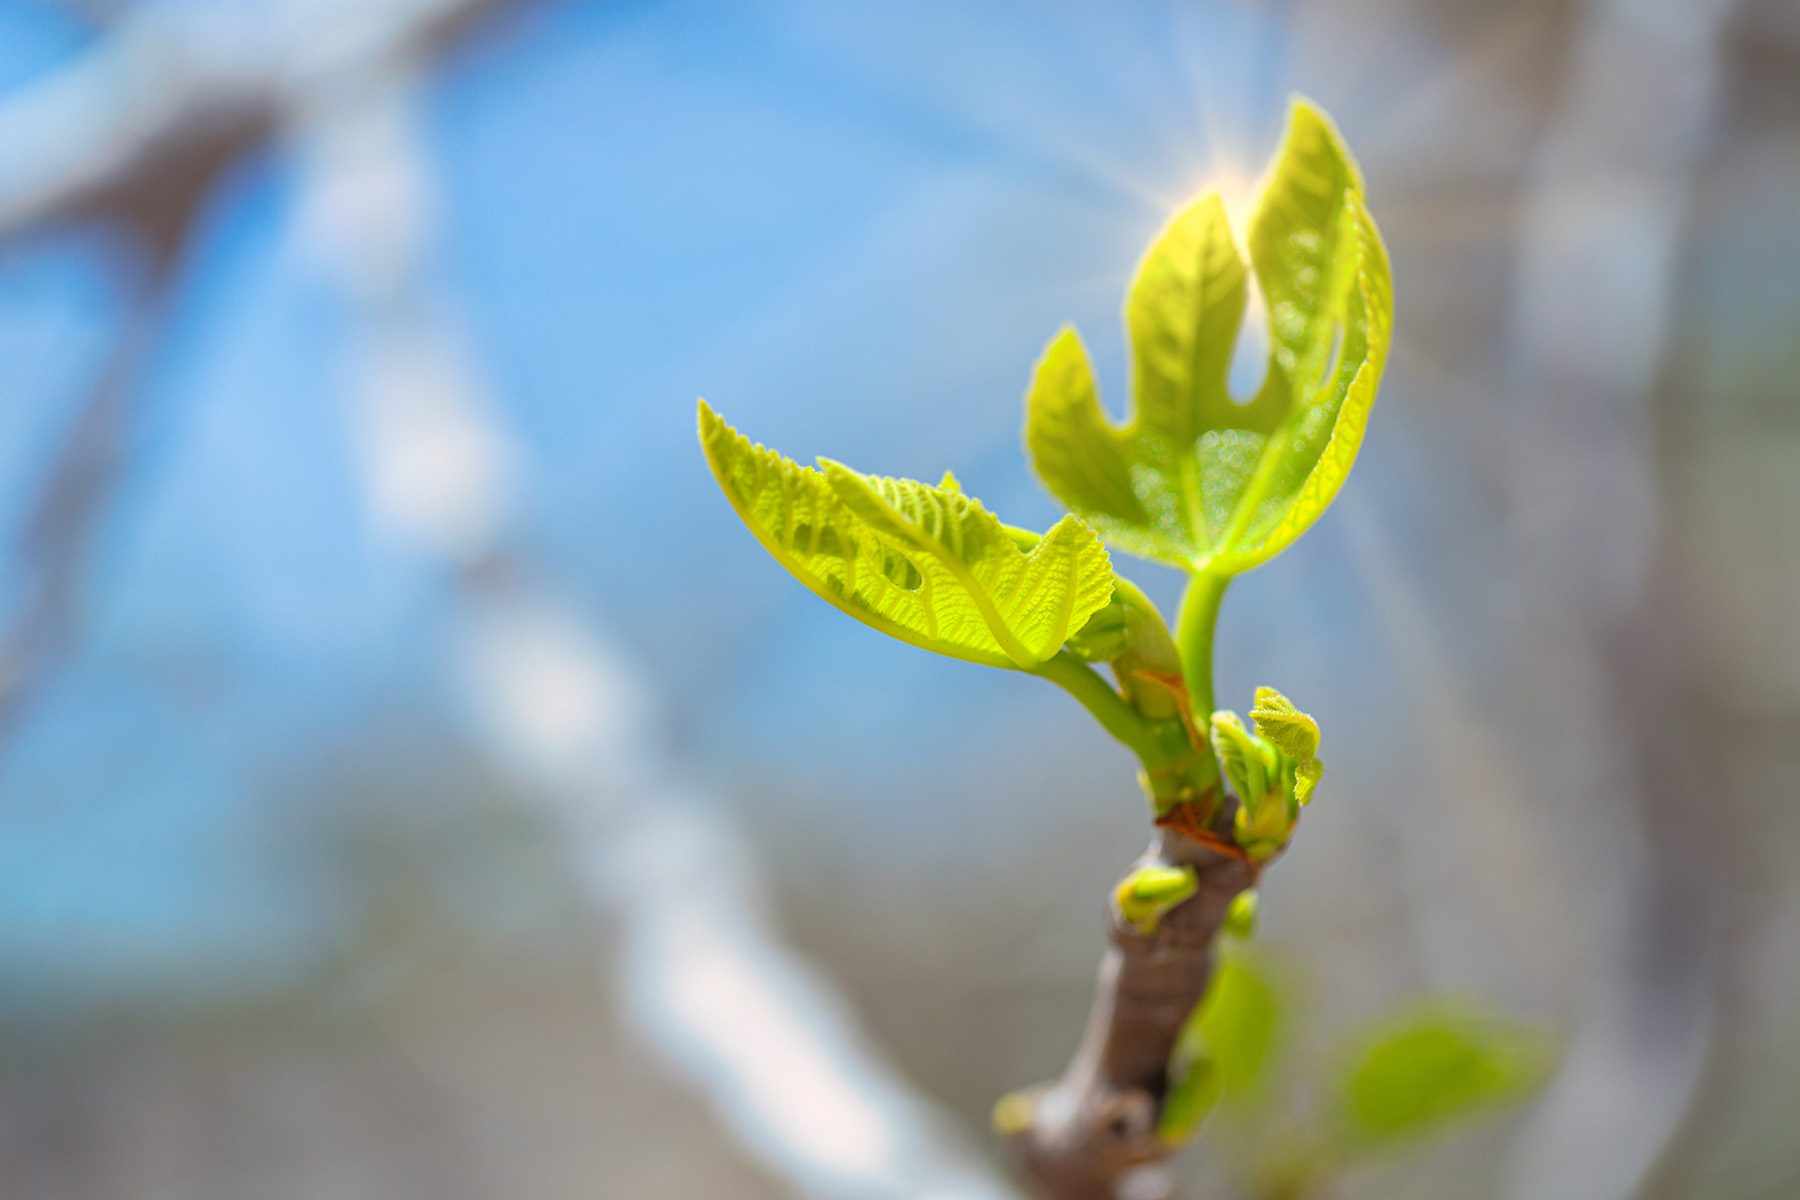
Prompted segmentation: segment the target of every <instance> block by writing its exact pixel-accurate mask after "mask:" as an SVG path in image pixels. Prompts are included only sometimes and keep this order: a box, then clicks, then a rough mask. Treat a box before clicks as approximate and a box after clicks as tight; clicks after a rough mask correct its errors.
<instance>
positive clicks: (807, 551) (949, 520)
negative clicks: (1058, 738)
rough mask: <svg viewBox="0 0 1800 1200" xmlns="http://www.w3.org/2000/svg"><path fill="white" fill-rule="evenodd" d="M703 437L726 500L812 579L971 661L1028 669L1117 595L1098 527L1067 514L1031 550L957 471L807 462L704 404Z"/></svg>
mask: <svg viewBox="0 0 1800 1200" xmlns="http://www.w3.org/2000/svg"><path fill="white" fill-rule="evenodd" d="M699 423H700V443H701V446H702V447H703V448H704V450H705V452H706V460H707V462H708V463H710V464H711V466H712V470H713V475H714V476H715V477H716V478H717V479H718V482H719V487H720V488H721V489H723V490H724V492H725V496H726V499H728V500H730V501H731V505H732V507H733V508H735V509H736V510H737V513H738V515H739V516H740V517H742V518H743V520H744V524H746V525H748V526H749V527H750V531H751V532H752V533H754V534H755V535H756V537H757V539H758V540H759V541H761V542H762V544H763V546H764V548H765V549H767V550H768V551H769V553H770V554H772V555H774V557H775V559H776V561H778V562H779V563H781V565H782V566H784V567H786V568H787V569H788V571H789V572H791V573H792V574H793V575H794V577H795V578H797V579H799V580H800V581H801V582H802V583H804V584H806V586H807V587H809V588H811V589H812V590H813V591H814V592H816V593H818V595H820V596H821V597H823V598H824V599H826V600H828V601H830V602H831V603H832V604H834V605H836V606H837V607H838V608H840V609H842V610H843V611H845V612H847V613H849V614H850V615H851V616H853V617H855V618H856V619H857V620H859V621H861V622H863V623H864V624H866V625H870V626H873V627H874V628H876V629H879V630H881V631H882V632H883V633H886V634H888V635H890V636H892V637H896V638H899V639H900V640H901V641H903V642H910V643H911V644H912V645H915V646H919V647H921V648H923V649H926V650H932V651H935V652H937V653H939V654H945V655H949V656H950V657H952V658H960V659H964V660H967V661H969V662H977V663H985V664H987V665H989V666H995V667H1009V668H1015V669H1021V670H1030V669H1032V668H1034V667H1037V666H1039V665H1041V664H1042V663H1044V662H1046V661H1047V660H1049V659H1050V658H1051V657H1053V656H1054V655H1055V654H1057V652H1058V651H1060V650H1061V649H1062V647H1063V645H1064V643H1066V642H1067V641H1068V640H1069V638H1070V637H1071V636H1072V635H1074V634H1075V633H1076V632H1077V631H1079V630H1080V629H1081V628H1082V626H1083V625H1085V624H1086V623H1087V621H1088V619H1089V618H1090V617H1092V616H1093V615H1094V614H1095V613H1097V612H1099V611H1100V610H1101V609H1103V608H1105V607H1106V605H1107V602H1108V601H1109V600H1111V599H1112V594H1113V572H1112V563H1111V561H1110V560H1109V559H1108V557H1107V553H1106V548H1105V546H1103V545H1102V544H1101V542H1100V539H1099V538H1098V537H1096V536H1095V535H1094V532H1093V530H1091V529H1089V528H1088V527H1087V526H1086V525H1084V524H1083V523H1082V522H1081V521H1080V520H1079V519H1078V518H1076V517H1073V516H1069V517H1064V518H1063V519H1062V520H1060V521H1058V522H1057V523H1056V524H1055V525H1053V526H1051V528H1050V530H1049V531H1048V532H1047V533H1045V534H1043V535H1042V536H1041V537H1039V538H1037V539H1036V541H1035V543H1034V544H1033V545H1032V546H1031V548H1030V549H1029V551H1027V550H1023V549H1021V548H1020V547H1019V546H1018V545H1017V544H1016V542H1015V539H1014V537H1013V535H1012V534H1010V533H1009V532H1008V530H1007V528H1006V527H1005V526H1003V525H1001V523H1000V521H999V520H998V519H997V518H996V517H995V516H994V515H993V514H992V513H991V512H989V511H988V510H987V509H986V508H984V507H982V504H981V502H980V501H979V500H976V499H975V498H974V497H972V496H968V495H965V494H964V493H963V491H962V488H961V487H960V486H959V485H958V484H957V482H956V480H955V478H954V477H953V476H950V475H945V476H944V479H943V481H942V482H941V483H938V484H936V485H932V484H926V483H920V482H918V481H917V480H912V479H890V478H885V477H881V476H874V475H864V474H861V473H859V472H857V471H853V470H851V469H850V468H849V467H846V466H844V465H843V464H842V463H838V462H832V461H830V460H827V459H821V460H820V466H821V468H822V470H815V469H813V468H811V467H803V466H801V465H799V464H798V463H796V462H794V461H793V460H792V459H789V458H786V457H784V456H782V455H781V454H778V453H776V452H775V451H773V450H769V449H767V448H765V447H763V446H761V445H757V444H754V443H752V442H751V441H750V439H748V438H746V437H745V436H744V435H743V434H741V433H739V432H738V431H737V430H735V429H733V428H732V427H731V426H730V425H729V424H727V423H726V421H725V419H724V418H723V417H721V416H719V414H718V413H716V412H714V411H713V410H712V408H711V407H710V406H708V405H707V403H706V402H705V401H701V402H700V417H699Z"/></svg>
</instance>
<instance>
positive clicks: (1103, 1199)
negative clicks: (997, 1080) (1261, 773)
mask: <svg viewBox="0 0 1800 1200" xmlns="http://www.w3.org/2000/svg"><path fill="white" fill-rule="evenodd" d="M1219 809H1220V811H1219V812H1218V813H1216V814H1214V819H1213V821H1212V822H1211V828H1212V829H1213V830H1214V831H1215V832H1217V833H1219V834H1220V835H1221V840H1222V841H1224V843H1225V844H1227V845H1228V844H1229V842H1228V832H1227V831H1229V829H1230V817H1231V812H1232V809H1233V806H1232V805H1231V804H1229V803H1227V804H1222V805H1220V806H1219ZM1157 865H1162V866H1191V867H1193V868H1194V870H1195V872H1196V874H1197V875H1198V876H1199V885H1200V887H1199V891H1198V892H1196V893H1195V894H1194V895H1193V896H1192V897H1190V898H1189V899H1187V900H1186V901H1184V902H1182V903H1181V904H1180V905H1179V906H1177V907H1176V908H1174V909H1171V910H1170V911H1169V912H1167V913H1166V914H1164V915H1163V917H1162V919H1161V920H1160V921H1159V922H1158V923H1157V925H1156V928H1155V929H1154V930H1152V931H1151V932H1149V933H1139V932H1138V931H1137V930H1136V929H1135V928H1134V927H1132V926H1131V925H1130V924H1128V923H1127V922H1126V921H1125V920H1124V919H1123V918H1122V917H1121V916H1120V914H1119V911H1118V909H1117V907H1116V906H1114V905H1112V904H1111V903H1109V904H1108V906H1107V907H1108V911H1107V937H1108V940H1109V941H1110V943H1111V944H1110V945H1109V946H1108V947H1107V951H1106V956H1105V958H1104V959H1103V960H1102V962H1101V964H1100V977H1099V983H1098V988H1097V991H1096V994H1095V997H1094V1007H1093V1010H1092V1012H1091V1013H1090V1015H1089V1017H1088V1024H1087V1029H1086V1031H1085V1032H1084V1033H1083V1034H1082V1038H1081V1042H1080V1044H1079V1046H1077V1048H1076V1051H1075V1055H1074V1057H1073V1058H1072V1059H1071V1060H1070V1062H1069V1066H1068V1069H1067V1070H1066V1071H1065V1072H1064V1073H1063V1075H1062V1077H1061V1078H1060V1079H1058V1080H1056V1081H1055V1082H1053V1083H1048V1084H1043V1085H1040V1086H1038V1087H1036V1088H1032V1089H1029V1090H1028V1091H1027V1092H1026V1093H1025V1096H1026V1097H1027V1099H1028V1100H1029V1103H1030V1105H1031V1108H1030V1119H1029V1123H1028V1124H1027V1125H1026V1126H1025V1127H1024V1128H1023V1129H1021V1130H1019V1131H1018V1132H1016V1133H1014V1134H1012V1135H1011V1141H1012V1146H1013V1149H1014V1151H1015V1153H1016V1154H1017V1156H1018V1159H1019V1162H1020V1166H1021V1169H1022V1171H1023V1173H1024V1174H1025V1176H1026V1178H1028V1179H1029V1180H1030V1181H1031V1183H1032V1184H1033V1185H1034V1186H1035V1188H1036V1189H1037V1191H1038V1192H1039V1193H1040V1194H1042V1195H1043V1196H1045V1197H1047V1198H1048V1200H1156V1198H1158V1197H1167V1196H1168V1195H1169V1184H1168V1179H1167V1174H1166V1172H1165V1171H1163V1170H1162V1169H1161V1166H1160V1164H1161V1163H1162V1162H1163V1160H1165V1159H1166V1158H1167V1157H1168V1156H1169V1154H1170V1153H1171V1152H1172V1150H1173V1149H1174V1147H1172V1146H1170V1145H1168V1144H1167V1143H1165V1142H1164V1141H1163V1140H1162V1139H1161V1138H1159V1137H1158V1136H1157V1132H1156V1125H1157V1116H1158V1113H1159V1112H1160V1111H1161V1108H1162V1101H1163V1096H1164V1094H1165V1092H1166V1091H1167V1089H1168V1082H1169V1081H1168V1068H1169V1060H1170V1058H1171V1057H1172V1056H1173V1054H1174V1050H1175V1043H1176V1040H1177V1038H1178V1037H1179V1036H1180V1034H1181V1028H1182V1026H1183V1024H1185V1023H1186V1021H1187V1018H1188V1016H1189V1014H1191V1013H1192V1012H1193V1011H1194V1007H1195V1005H1197V1004H1198V1003H1199V1002H1200V997H1201V996H1202V995H1203V994H1204V993H1205V991H1206V985H1207V981H1208V980H1209V979H1210V978H1211V977H1212V969H1213V943H1214V941H1215V940H1216V939H1217V937H1218V933H1219V929H1220V928H1221V926H1223V925H1224V923H1225V918H1226V914H1227V911H1228V910H1229V908H1230V906H1231V901H1232V899H1233V897H1235V896H1236V895H1237V894H1238V893H1239V892H1242V891H1244V890H1245V889H1247V888H1250V887H1253V886H1255V883H1256V876H1257V872H1258V870H1259V867H1258V866H1257V865H1254V864H1252V863H1250V862H1248V861H1246V860H1245V859H1244V858H1243V857H1241V856H1238V855H1236V854H1232V853H1227V852H1224V851H1221V850H1219V849H1214V848H1212V847H1210V846H1208V845H1205V844H1203V843H1202V842H1200V841H1199V840H1197V839H1196V838H1194V837H1192V836H1190V835H1189V834H1187V833H1183V832H1181V831H1180V830H1179V829H1173V828H1167V827H1165V828H1163V829H1161V830H1159V831H1158V834H1157V837H1156V840H1155V841H1154V842H1152V843H1151V845H1150V848H1149V849H1148V850H1146V851H1145V852H1144V854H1143V856H1142V857H1140V858H1139V859H1138V861H1137V862H1136V863H1134V864H1133V868H1132V869H1134V870H1135V869H1136V868H1138V867H1143V866H1157Z"/></svg>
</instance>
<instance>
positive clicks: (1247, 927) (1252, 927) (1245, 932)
mask: <svg viewBox="0 0 1800 1200" xmlns="http://www.w3.org/2000/svg"><path fill="white" fill-rule="evenodd" d="M1256 907H1257V900H1256V889H1255V888H1246V889H1245V890H1244V891H1241V892H1239V893H1238V894H1237V895H1235V896H1233V897H1232V898H1231V907H1229V908H1227V909H1226V910H1225V932H1226V933H1228V934H1230V935H1231V936H1232V937H1235V938H1247V937H1249V936H1250V935H1251V934H1253V933H1255V932H1256Z"/></svg>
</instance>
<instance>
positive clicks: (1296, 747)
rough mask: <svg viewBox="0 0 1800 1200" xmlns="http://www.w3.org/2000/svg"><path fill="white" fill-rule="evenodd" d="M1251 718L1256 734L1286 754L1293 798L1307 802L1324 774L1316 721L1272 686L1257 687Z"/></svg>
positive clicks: (1300, 801) (1302, 803) (1302, 802)
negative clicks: (1292, 786) (1292, 772)
mask: <svg viewBox="0 0 1800 1200" xmlns="http://www.w3.org/2000/svg"><path fill="white" fill-rule="evenodd" d="M1250 720H1251V723H1252V724H1254V725H1255V726H1256V733H1257V736H1258V737H1261V738H1262V739H1263V740H1264V741H1267V742H1268V743H1269V744H1271V745H1272V746H1274V747H1275V748H1276V749H1277V750H1279V751H1281V753H1282V754H1284V755H1286V756H1287V758H1288V760H1289V762H1290V763H1291V764H1292V766H1293V771H1294V781H1293V782H1294V799H1295V801H1297V802H1298V803H1300V804H1301V805H1304V804H1306V802H1307V801H1308V800H1311V799H1312V793H1313V789H1314V788H1315V787H1317V786H1318V785H1319V777H1320V776H1322V775H1323V774H1324V773H1325V764H1323V763H1321V762H1320V761H1319V723H1318V722H1317V721H1315V720H1313V719H1312V718H1311V717H1309V716H1307V715H1306V714H1305V713H1303V712H1301V711H1300V710H1299V709H1297V708H1295V707H1294V703H1293V701H1291V700H1289V699H1288V698H1287V697H1286V696H1284V695H1282V694H1281V693H1280V692H1278V691H1276V690H1275V689H1274V688H1272V687H1259V688H1257V689H1256V703H1255V704H1254V705H1253V706H1252V707H1251V709H1250Z"/></svg>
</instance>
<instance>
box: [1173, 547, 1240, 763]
mask: <svg viewBox="0 0 1800 1200" xmlns="http://www.w3.org/2000/svg"><path fill="white" fill-rule="evenodd" d="M1230 582H1231V576H1229V575H1219V574H1214V573H1213V572H1211V571H1201V572H1199V573H1198V574H1196V575H1195V576H1194V577H1193V578H1191V579H1190V580H1188V586H1187V591H1186V592H1185V593H1184V594H1183V595H1182V597H1181V611H1180V613H1178V614H1177V615H1176V618H1175V644H1176V647H1177V648H1178V649H1179V650H1180V651H1181V674H1182V677H1183V678H1184V679H1185V680H1186V681H1187V689H1188V702H1189V708H1190V710H1191V711H1192V712H1193V714H1194V724H1195V725H1196V726H1198V727H1199V728H1200V729H1202V730H1204V729H1205V728H1206V726H1207V722H1209V721H1211V720H1212V714H1213V633H1214V631H1215V630H1216V629H1217V627H1218V624H1219V602H1220V601H1222V600H1223V599H1224V598H1225V585H1226V584H1228V583H1230Z"/></svg>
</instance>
